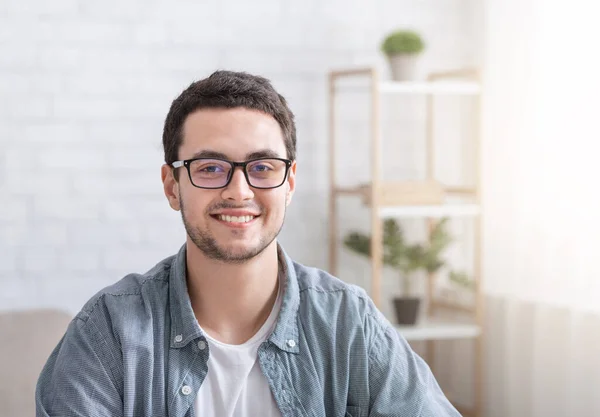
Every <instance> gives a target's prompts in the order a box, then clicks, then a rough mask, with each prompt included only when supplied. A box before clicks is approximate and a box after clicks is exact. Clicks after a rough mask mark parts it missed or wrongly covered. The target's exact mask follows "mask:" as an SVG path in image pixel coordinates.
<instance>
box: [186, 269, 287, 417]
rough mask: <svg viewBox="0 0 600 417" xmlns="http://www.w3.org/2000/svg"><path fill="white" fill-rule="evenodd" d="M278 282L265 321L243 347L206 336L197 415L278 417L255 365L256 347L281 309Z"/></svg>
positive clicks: (264, 380)
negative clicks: (205, 366) (205, 369)
mask: <svg viewBox="0 0 600 417" xmlns="http://www.w3.org/2000/svg"><path fill="white" fill-rule="evenodd" d="M281 287H282V285H281V280H280V284H279V290H278V292H277V299H276V300H275V304H274V305H273V310H271V314H270V315H269V317H268V318H267V321H266V322H265V324H263V326H262V327H261V328H260V330H259V331H258V332H257V333H256V334H255V335H254V336H252V338H251V339H250V340H248V341H247V342H245V343H244V344H242V345H228V344H225V343H221V342H219V341H218V340H215V339H213V338H211V337H210V336H208V335H207V334H206V332H204V334H205V336H206V339H207V340H208V347H209V349H210V356H209V358H208V373H207V374H206V378H205V379H204V382H203V383H202V385H201V386H200V390H198V395H197V396H196V401H195V403H194V408H195V410H196V415H200V416H214V417H251V416H252V417H253V416H261V417H280V416H281V413H280V412H279V408H278V407H277V403H276V402H275V398H273V394H272V393H271V389H270V387H269V383H268V382H267V379H266V378H265V376H264V375H263V373H262V370H261V368H260V364H259V362H258V348H259V347H260V344H261V343H263V342H264V341H265V340H266V339H267V338H268V337H269V335H270V334H271V331H272V330H273V329H274V328H275V324H276V322H277V317H278V316H279V311H280V310H281Z"/></svg>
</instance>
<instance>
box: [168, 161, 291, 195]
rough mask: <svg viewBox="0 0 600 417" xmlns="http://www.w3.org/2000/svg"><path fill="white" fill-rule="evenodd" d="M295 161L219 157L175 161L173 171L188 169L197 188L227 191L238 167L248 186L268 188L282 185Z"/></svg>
mask: <svg viewBox="0 0 600 417" xmlns="http://www.w3.org/2000/svg"><path fill="white" fill-rule="evenodd" d="M291 165H292V161H291V160H289V159H282V158H266V159H253V160H250V161H246V162H233V161H228V160H226V159H218V158H195V159H187V160H185V161H176V162H173V163H172V164H171V166H172V167H173V168H180V167H182V166H185V167H186V168H187V171H188V175H189V177H190V181H191V183H192V185H193V186H194V187H197V188H207V189H216V188H225V187H227V185H229V183H230V182H231V178H233V171H234V170H235V167H241V168H242V170H243V171H244V176H245V177H246V181H247V182H248V185H250V186H251V187H253V188H260V189H269V188H277V187H280V186H281V185H283V183H284V182H285V180H286V178H287V174H288V171H289V169H290V166H291Z"/></svg>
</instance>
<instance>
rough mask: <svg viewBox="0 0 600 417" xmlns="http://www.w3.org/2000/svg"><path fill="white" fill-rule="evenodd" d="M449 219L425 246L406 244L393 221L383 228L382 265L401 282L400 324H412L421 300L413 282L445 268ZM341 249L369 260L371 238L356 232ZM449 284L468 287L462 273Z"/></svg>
mask: <svg viewBox="0 0 600 417" xmlns="http://www.w3.org/2000/svg"><path fill="white" fill-rule="evenodd" d="M447 222H448V219H442V220H441V221H439V222H438V223H437V224H436V225H435V226H434V228H433V230H432V231H431V234H430V239H429V241H428V242H427V243H414V244H408V243H407V242H406V240H405V237H404V232H403V230H402V229H401V227H400V225H399V224H398V223H397V222H396V220H394V219H387V220H385V222H384V225H383V264H384V265H387V266H390V267H392V268H394V269H395V270H397V271H398V272H399V273H400V275H401V278H402V282H403V286H402V288H403V290H402V296H401V297H396V298H394V300H393V302H394V308H395V310H396V319H397V321H398V323H399V324H407V325H412V324H415V323H416V321H417V317H418V312H419V307H420V304H421V299H420V298H419V297H418V296H416V295H415V294H413V290H412V285H411V284H412V282H411V281H412V280H413V279H414V275H415V273H416V272H418V271H419V270H424V271H426V272H428V273H431V274H433V273H435V272H437V271H438V270H439V269H440V268H442V267H443V266H444V265H445V262H444V261H443V259H442V253H443V252H444V250H445V249H446V248H447V247H448V245H449V244H450V243H451V242H452V238H451V237H450V235H449V234H448V233H447V231H446V225H447ZM344 245H345V246H346V247H347V248H348V249H350V250H351V251H353V252H356V253H358V254H360V255H363V256H367V257H370V256H371V237H370V236H367V235H365V234H363V233H359V232H351V233H349V234H348V235H347V236H346V238H345V239H344ZM450 278H451V281H453V282H455V283H457V284H459V285H461V286H464V287H468V286H469V285H470V281H469V279H468V277H467V276H466V274H465V273H462V272H460V273H459V272H455V271H451V272H450Z"/></svg>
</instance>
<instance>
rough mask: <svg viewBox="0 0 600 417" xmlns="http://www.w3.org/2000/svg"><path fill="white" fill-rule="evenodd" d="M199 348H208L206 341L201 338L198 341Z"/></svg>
mask: <svg viewBox="0 0 600 417" xmlns="http://www.w3.org/2000/svg"><path fill="white" fill-rule="evenodd" d="M198 349H200V350H204V349H206V342H205V341H204V340H201V341H199V342H198Z"/></svg>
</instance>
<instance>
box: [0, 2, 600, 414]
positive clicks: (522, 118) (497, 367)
mask: <svg viewBox="0 0 600 417" xmlns="http://www.w3.org/2000/svg"><path fill="white" fill-rule="evenodd" d="M590 4H591V3H590V2H584V1H583V0H576V1H573V2H569V4H568V5H567V4H565V3H564V2H558V1H545V2H541V1H534V0H524V1H516V0H479V1H476V0H395V1H392V0H375V1H366V0H346V1H340V0H321V1H316V0H305V1H303V2H293V1H289V2H284V1H281V0H260V1H255V2H244V1H242V0H223V1H217V0H206V1H202V0H197V1H187V0H185V1H183V0H181V1H175V2H167V1H165V0H150V1H139V0H121V1H119V2H117V1H114V0H109V1H104V2H86V1H81V0H58V1H53V2H43V1H39V0H37V1H33V0H32V1H18V0H0V286H1V287H0V288H1V290H0V416H4V415H6V416H9V415H10V416H20V415H23V416H25V415H32V413H33V409H32V408H31V402H32V400H33V384H35V380H36V378H37V375H38V374H39V371H40V370H41V365H42V364H43V363H44V362H45V360H46V358H47V356H48V355H49V353H50V351H51V349H52V348H53V347H54V345H55V344H56V343H57V342H58V339H59V338H60V336H61V335H62V333H63V332H64V329H65V326H66V323H68V321H69V320H70V318H71V317H72V316H73V315H74V314H76V313H77V311H78V310H79V309H80V308H81V306H82V305H83V304H84V303H85V301H86V300H87V299H89V298H90V297H91V296H92V295H93V294H95V293H96V292H97V291H99V290H100V289H101V288H103V287H105V286H107V285H109V284H111V283H113V282H115V281H117V280H118V279H120V278H122V277H123V276H124V275H126V274H128V273H131V272H145V271H147V270H148V269H150V268H151V267H152V266H153V265H154V264H156V263H157V262H158V261H160V260H161V259H163V258H165V257H167V256H170V255H172V254H174V253H175V252H176V251H177V250H178V249H179V247H180V246H181V245H182V244H183V242H184V239H185V232H184V229H183V226H182V223H181V220H180V217H179V214H178V213H177V212H174V211H172V210H171V209H170V208H169V206H168V204H167V201H166V199H165V198H164V196H163V192H162V184H161V181H160V166H161V164H162V162H163V153H162V148H161V135H162V124H163V122H164V118H165V116H166V114H167V111H168V109H169V106H170V104H171V101H172V100H173V99H174V98H175V97H177V96H178V95H179V93H180V92H181V91H182V90H183V89H184V88H185V87H187V86H188V85H189V84H190V83H191V82H192V81H195V80H198V79H201V78H204V77H206V76H208V75H210V74H211V73H212V72H213V71H215V70H217V69H227V70H237V71H246V72H250V73H254V74H258V75H262V76H265V77H267V78H269V79H270V80H271V81H272V82H273V84H274V86H275V88H276V89H277V90H278V91H279V92H280V93H281V94H283V95H284V96H285V97H286V98H287V99H288V101H289V103H290V106H291V108H292V111H293V112H294V113H295V115H296V122H297V129H298V176H297V178H298V188H297V193H296V195H295V198H294V201H293V203H292V205H291V206H290V208H289V210H288V214H287V219H286V224H285V227H284V229H283V232H282V234H281V236H280V242H281V243H282V244H283V246H284V248H285V249H286V250H287V252H288V253H289V254H290V255H291V256H292V257H293V258H294V259H295V260H297V261H299V262H301V263H304V264H308V265H312V266H316V267H319V268H323V269H326V270H330V271H332V272H335V273H336V275H338V276H339V277H340V278H341V279H343V280H345V281H347V282H351V283H354V284H357V285H360V286H362V287H364V288H366V289H367V290H368V291H370V293H371V295H372V296H374V294H375V292H377V294H378V295H377V298H378V305H379V307H380V308H381V310H382V311H383V312H384V314H385V315H386V316H387V317H388V318H389V319H390V321H392V322H393V323H396V322H398V323H399V320H398V318H397V317H396V311H395V310H394V304H393V298H394V297H395V296H397V295H406V294H405V293H404V291H405V290H406V287H405V286H404V285H403V283H402V280H401V279H399V278H403V279H407V278H408V277H409V276H410V278H411V279H412V280H413V281H414V282H416V284H417V285H416V286H413V289H412V291H414V292H416V293H417V294H418V298H420V299H421V300H422V303H421V307H419V308H420V310H419V316H418V319H417V322H416V323H415V324H408V325H403V326H400V325H399V326H398V328H399V331H400V332H401V333H403V334H405V336H406V337H407V339H409V340H410V341H411V344H413V346H414V347H415V349H416V350H417V351H418V352H420V353H422V354H423V356H424V357H425V358H426V359H427V360H428V362H429V363H430V365H431V367H432V369H433V370H434V373H435V375H436V377H437V378H438V380H439V381H440V384H441V385H442V388H443V389H444V391H445V392H446V393H448V395H449V397H451V399H452V401H453V402H454V403H455V404H456V405H457V407H459V408H460V409H461V411H463V413H464V414H465V415H477V416H510V417H527V416H531V417H538V416H539V417H541V416H545V417H553V416H585V417H587V416H600V397H599V396H597V395H596V394H597V392H596V391H597V387H598V386H600V355H599V354H598V351H597V349H598V348H597V347H598V346H600V316H599V314H600V302H599V301H598V300H600V266H599V265H600V264H599V263H598V261H597V259H598V244H597V243H596V240H597V238H598V236H600V218H599V213H600V197H599V196H598V193H599V191H598V190H599V189H600V188H599V187H598V184H597V183H598V179H599V178H600V168H599V166H598V165H599V164H598V156H597V155H598V151H599V150H600V145H598V141H599V140H600V128H599V127H598V122H597V119H598V97H600V81H599V80H598V74H600V57H599V54H598V52H594V51H597V46H596V45H595V40H597V39H600V29H599V28H598V25H597V24H596V22H594V21H593V18H592V16H597V13H594V11H597V10H596V9H595V8H596V7H597V6H594V5H590ZM398 31H401V32H400V33H399V34H398V33H397V32H398ZM394 34H396V37H392V38H393V39H391V40H389V41H388V43H387V44H384V42H385V41H386V39H388V37H390V36H391V35H394ZM395 55H401V57H400V59H394V56H395ZM393 62H395V63H393ZM357 69H366V70H365V72H364V73H361V74H355V75H347V76H346V75H343V74H344V73H340V72H339V71H354V70H357ZM336 71H338V72H336ZM336 74H337V76H336ZM373 74H376V75H377V77H378V81H379V82H380V83H379V82H374V83H370V80H371V81H372V79H371V78H370V77H371V75H373ZM332 76H333V77H334V78H331V77H332ZM435 77H439V79H438V78H435ZM434 78H435V80H434ZM436 80H437V81H439V82H440V83H442V84H436V85H435V86H432V84H431V83H432V82H434V81H436ZM365 81H366V83H363V82H365ZM330 82H331V83H332V84H330ZM388 93H389V94H388ZM395 93H398V94H395ZM372 94H376V97H377V98H378V99H377V105H376V106H375V107H377V108H378V110H377V109H376V110H374V107H373V105H374V102H373V101H372V97H373V96H372ZM433 96H435V100H433V99H432V97H433ZM330 99H333V100H332V101H333V103H332V102H330ZM332 104H333V105H332ZM332 111H333V113H332ZM373 115H375V116H376V118H375V119H376V122H374V120H375V119H374V118H373ZM434 116H435V117H434ZM374 123H375V124H374ZM332 127H333V131H332V130H331V129H332ZM332 133H333V134H334V135H332ZM375 137H380V139H381V144H380V145H377V146H379V147H376V148H375V149H378V153H379V154H380V155H381V158H380V160H379V162H378V163H379V165H380V166H379V168H377V172H379V173H380V174H381V177H382V178H383V180H385V181H391V182H393V183H394V184H395V185H394V187H402V186H403V184H404V186H406V184H407V183H406V181H414V180H416V181H418V183H416V185H415V183H410V184H412V186H413V187H416V189H415V188H410V189H409V190H411V191H413V192H415V195H417V200H419V199H421V200H419V201H417V204H416V206H417V207H419V209H415V210H417V211H411V210H412V209H411V205H410V204H409V203H408V202H407V201H400V202H399V205H400V206H401V208H400V209H398V210H399V211H396V212H393V211H392V212H388V214H390V213H391V215H388V216H387V217H386V216H383V215H382V217H386V218H388V219H390V218H395V219H396V220H395V223H394V224H391V223H386V224H387V226H388V228H387V229H385V230H384V232H385V233H388V234H384V235H385V236H388V237H389V236H392V235H394V233H395V235H394V236H396V237H398V236H402V237H403V238H404V239H405V240H406V242H405V243H406V245H407V247H411V248H413V249H415V248H416V249H418V250H416V249H415V250H416V252H415V251H413V252H415V253H417V255H419V256H421V257H420V258H419V256H417V255H415V257H416V258H418V259H417V260H416V261H415V262H413V263H414V265H413V266H414V267H413V268H402V267H401V266H399V264H398V263H396V264H394V262H393V260H392V261H390V262H388V263H386V264H385V265H384V267H383V269H382V273H381V277H380V279H381V280H380V281H374V280H373V278H374V274H373V273H372V271H373V269H372V266H371V260H370V259H369V256H368V253H367V252H365V246H364V243H365V242H367V243H368V240H369V239H370V234H371V233H373V229H372V227H373V223H372V222H371V219H372V217H371V213H372V210H373V209H374V207H373V206H372V205H369V204H364V201H361V199H360V198H356V195H358V196H362V197H363V200H364V198H367V199H368V196H369V195H370V194H369V193H368V189H367V192H366V194H365V191H364V190H365V188H360V187H359V185H360V184H364V183H369V181H371V180H372V179H373V178H372V174H373V169H374V165H373V159H372V150H373V149H374V148H373V146H374V145H373V144H374V138H375ZM333 138H335V144H336V145H335V148H334V149H335V150H334V153H333V154H332V152H331V150H330V143H331V141H332V140H333ZM429 141H431V142H429ZM428 143H430V144H434V145H435V148H434V149H435V150H433V148H432V147H428V145H427V144H428ZM431 155H434V156H433V157H431V159H429V157H430V156H431ZM427 161H429V162H432V161H433V162H434V164H433V165H434V167H433V168H432V170H433V172H434V175H433V176H432V175H431V174H432V172H431V170H429V169H428V165H427ZM332 163H334V164H335V165H334V166H333V169H331V168H332V165H331V164H332ZM330 170H331V171H333V172H334V173H335V180H336V183H332V182H331V180H332V177H331V175H330ZM432 179H434V180H435V181H434V183H433V184H432V183H425V182H424V181H426V180H432ZM440 184H442V185H444V187H451V188H452V189H453V190H454V191H457V190H458V191H461V190H463V188H464V187H466V188H468V189H470V190H475V191H476V192H475V193H474V195H473V199H472V200H467V202H466V203H465V204H466V206H465V205H461V206H460V208H458V210H457V211H456V210H454V209H450V210H449V211H444V210H445V209H443V208H442V209H439V210H441V211H439V210H438V208H435V207H434V208H433V209H432V208H431V206H432V204H431V201H429V200H431V199H433V200H435V199H436V198H437V197H440V194H439V191H440V189H439V186H440ZM340 187H341V188H340ZM344 187H345V188H344ZM357 187H358V188H357ZM436 187H438V188H436ZM461 187H463V188H461ZM342 188H343V189H344V190H346V191H348V190H354V191H352V192H342V191H343V190H341V189H342ZM394 189H395V190H396V193H397V194H396V196H397V197H398V198H400V200H402V197H403V196H404V195H408V194H403V193H402V192H399V191H398V190H406V188H394ZM340 190H341V191H340ZM415 190H416V191H415ZM436 190H437V191H436ZM442 191H444V192H443V193H442V194H443V197H444V200H443V202H441V201H437V200H436V201H434V203H436V204H437V205H443V206H444V207H445V204H446V203H448V202H451V203H456V204H462V203H464V201H462V200H461V201H459V199H451V198H449V197H450V196H449V193H447V192H446V191H448V190H447V189H446V188H444V190H442ZM463 191H464V190H463ZM436 192H437V194H436ZM353 193H354V194H355V195H353ZM398 193H399V194H398ZM457 194H461V192H458V193H457ZM462 194H466V193H462ZM425 200H427V201H429V203H428V204H424V203H423V201H425ZM433 200H432V201H433ZM332 204H335V210H334V211H331V210H330V209H331V207H332ZM436 204H433V205H436ZM413 208H414V207H413ZM421 209H423V210H422V211H419V210H421ZM472 209H473V210H472ZM428 210H429V211H428ZM394 213H395V214H396V215H394ZM432 213H433V215H432ZM457 213H458V214H457ZM428 218H429V219H430V220H429V221H428V220H427V219H428ZM431 218H435V220H431ZM439 219H445V220H444V221H442V222H439ZM332 222H334V223H332ZM332 224H336V227H335V229H331V225H332ZM436 224H437V225H440V224H442V225H444V226H445V229H444V230H441V229H437V232H438V234H433V235H432V234H431V233H427V232H428V231H431V229H427V226H429V227H431V228H434V227H435V225H436ZM386 231H387V232H386ZM332 232H333V234H332ZM428 236H429V237H430V238H429V239H427V237H428ZM434 236H437V238H439V239H440V240H439V241H440V242H443V244H441V246H440V247H439V249H440V250H439V251H437V252H436V251H435V250H434V249H435V247H434V245H433V244H432V243H433V242H436V240H434V239H433V237H434ZM353 239H354V240H353ZM392 240H393V239H392ZM423 242H425V243H423ZM426 242H429V244H427V243H426ZM388 243H390V242H389V241H388ZM361 245H362V246H361ZM410 245H412V246H410ZM419 245H420V246H419ZM394 250H396V251H397V253H400V252H401V250H399V249H398V246H394V244H391V243H390V244H389V245H387V246H385V251H394ZM385 253H390V252H385ZM331 254H333V257H334V259H335V261H336V262H334V263H335V265H333V264H332V259H331ZM426 254H429V255H432V256H434V258H435V259H434V261H433V263H434V264H436V265H437V266H438V267H439V268H434V267H429V268H428V267H427V265H430V264H431V263H430V264H427V262H425V261H424V259H425V258H427V257H426V256H425V255H426ZM365 255H367V256H365ZM438 255H439V257H438ZM416 258H413V261H414V260H415V259H416ZM427 259H429V260H430V261H431V258H427ZM388 260H389V259H388ZM437 261H439V264H438V263H437ZM377 282H379V284H378V283H377ZM432 295H434V296H435V297H436V300H442V301H440V302H439V305H440V306H441V307H443V306H444V304H445V305H446V307H449V306H450V307H456V306H459V305H460V306H462V307H463V308H462V309H461V308H459V309H458V310H459V311H460V312H461V313H464V314H462V315H460V319H457V317H458V315H457V313H455V312H454V311H455V310H456V309H453V308H447V309H444V308H441V307H440V308H439V309H437V308H436V319H438V320H439V319H440V318H441V319H443V320H444V323H446V324H447V321H448V320H449V319H452V320H454V319H457V320H458V321H457V322H458V323H459V324H460V326H458V327H457V326H455V325H453V326H446V324H443V325H442V324H436V325H431V324H430V323H432V322H431V321H430V317H429V313H430V312H431V306H433V305H434V303H433V301H432V299H431V296H432ZM443 300H445V301H443ZM449 300H450V301H449ZM463 316H464V317H463ZM435 323H438V322H437V321H436V322H435ZM465 323H466V324H465ZM436 326H437V327H436ZM461 326H462V327H461ZM15 355H20V358H28V360H27V362H28V366H29V368H31V369H29V368H27V367H25V366H24V365H23V363H22V361H23V360H24V359H20V360H17V359H15ZM19 362H20V363H19ZM15 364H17V365H16V366H15ZM25 368H27V369H25ZM7 410H8V411H7ZM3 412H4V413H5V414H3Z"/></svg>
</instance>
